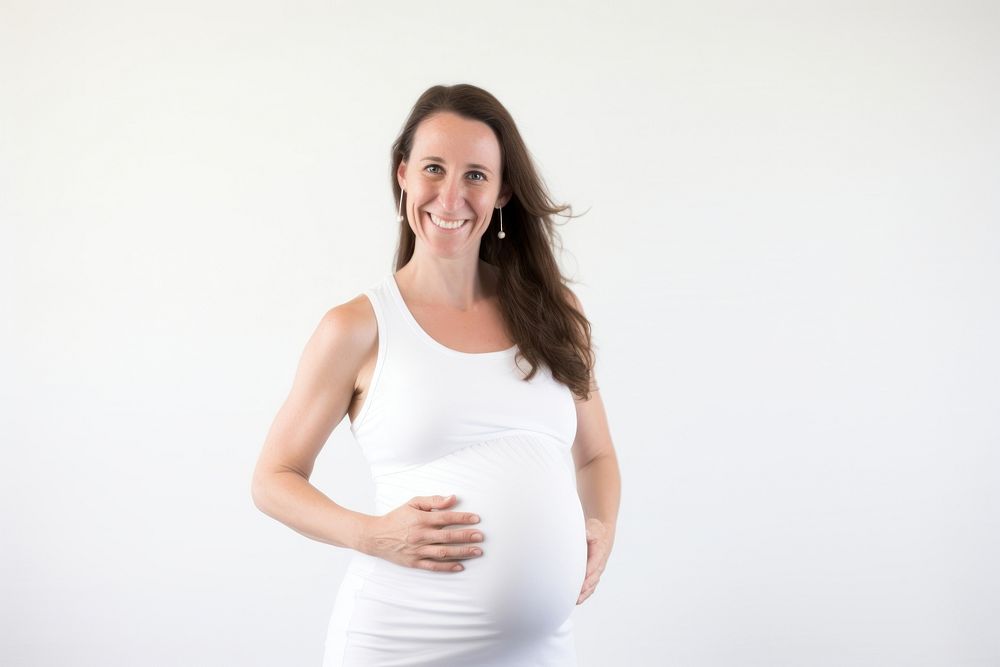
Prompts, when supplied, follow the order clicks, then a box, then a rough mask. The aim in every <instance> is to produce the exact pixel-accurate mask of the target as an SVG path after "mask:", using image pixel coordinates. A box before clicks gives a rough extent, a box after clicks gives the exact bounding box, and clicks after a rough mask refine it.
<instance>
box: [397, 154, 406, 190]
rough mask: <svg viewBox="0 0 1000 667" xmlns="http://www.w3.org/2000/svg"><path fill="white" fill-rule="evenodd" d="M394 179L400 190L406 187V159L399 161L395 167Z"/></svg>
mask: <svg viewBox="0 0 1000 667" xmlns="http://www.w3.org/2000/svg"><path fill="white" fill-rule="evenodd" d="M396 181H397V182H398V183H399V187H400V189H401V190H405V189H406V160H400V161H399V167H397V168H396Z"/></svg>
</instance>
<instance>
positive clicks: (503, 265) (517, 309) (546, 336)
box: [389, 84, 597, 400]
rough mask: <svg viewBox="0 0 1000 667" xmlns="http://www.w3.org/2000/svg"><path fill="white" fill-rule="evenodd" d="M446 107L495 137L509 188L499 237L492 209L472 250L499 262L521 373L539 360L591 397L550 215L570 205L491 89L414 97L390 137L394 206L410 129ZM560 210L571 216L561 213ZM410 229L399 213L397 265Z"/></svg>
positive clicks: (590, 355)
mask: <svg viewBox="0 0 1000 667" xmlns="http://www.w3.org/2000/svg"><path fill="white" fill-rule="evenodd" d="M443 111H450V112H452V113H454V114H457V115H458V116H461V117H463V118H466V119H469V120H478V121H482V122H483V123H486V124H487V125H489V126H490V128H492V129H493V133H494V134H495V135H496V137H497V141H498V142H499V143H500V160H501V171H502V175H503V179H504V181H505V182H506V183H507V184H508V185H509V186H510V187H511V190H512V191H513V192H512V194H511V197H510V199H509V200H508V202H507V204H506V205H505V206H504V209H503V223H504V224H503V226H504V233H505V234H506V236H505V238H503V239H500V238H497V234H496V233H497V231H498V230H499V220H500V216H499V211H498V210H497V209H495V208H494V209H493V218H492V220H491V221H490V226H489V231H487V232H486V233H485V234H484V235H483V238H482V240H481V242H480V246H479V258H480V259H481V260H483V261H485V262H486V263H487V264H491V265H493V266H495V267H497V268H498V269H499V271H498V273H499V282H498V283H497V298H498V300H499V302H500V310H501V312H502V313H503V317H504V320H505V321H506V323H507V326H508V327H509V328H510V331H511V334H512V336H513V338H514V342H515V343H516V344H517V346H518V350H519V352H518V354H519V355H520V357H522V358H523V359H525V360H526V361H527V362H528V364H529V365H530V367H531V370H530V372H528V373H527V374H526V376H525V378H524V379H525V380H530V379H531V378H533V377H534V375H535V372H536V371H537V368H538V365H539V364H540V363H544V364H545V365H547V366H548V367H549V369H550V370H551V371H552V376H553V377H554V378H555V379H556V380H558V381H559V382H561V383H563V384H564V385H566V386H567V387H569V388H570V390H571V391H572V392H573V394H574V395H575V396H576V397H577V398H578V399H580V400H587V399H589V398H590V392H591V390H592V389H596V388H597V387H596V386H595V385H592V381H593V380H592V375H593V368H594V362H595V358H594V352H593V349H592V348H593V347H594V346H593V341H592V339H591V327H590V321H589V320H588V319H587V318H586V316H585V315H584V314H583V312H581V310H580V309H578V308H576V307H575V306H574V302H573V300H572V297H571V295H570V292H569V288H568V284H569V283H570V282H571V281H570V280H569V279H567V278H565V277H564V276H563V275H562V272H561V271H560V269H559V265H558V263H557V262H556V258H555V255H554V253H553V248H554V247H556V246H557V245H558V247H559V249H560V250H561V249H562V247H563V246H562V241H561V238H560V237H559V234H558V231H557V230H556V228H555V225H556V224H558V223H556V222H554V221H553V220H552V217H551V216H553V215H556V214H560V215H562V214H563V212H564V211H566V210H570V211H572V210H573V207H572V206H570V205H569V204H564V205H562V206H560V205H558V204H556V203H555V202H553V201H552V199H551V197H550V196H549V194H548V192H547V190H546V188H545V186H544V184H543V181H542V179H541V177H540V176H539V174H538V171H537V170H536V169H535V166H534V164H533V163H532V160H531V156H530V154H529V153H528V148H527V146H525V144H524V140H523V139H522V138H521V133H520V132H519V131H518V129H517V126H516V125H515V123H514V119H513V118H512V117H511V115H510V113H509V112H508V111H507V109H506V108H504V106H503V105H502V104H500V102H499V101H498V100H497V99H496V98H495V97H494V96H493V95H491V94H490V93H488V92H487V91H485V90H483V89H482V88H478V87H476V86H473V85H470V84H457V85H454V86H432V87H431V88H428V89H427V90H426V91H424V93H423V94H422V95H421V96H420V98H419V99H417V102H416V104H414V105H413V109H412V110H411V111H410V115H409V117H408V118H407V119H406V123H405V125H404V126H403V130H402V132H400V134H399V136H398V137H397V138H396V140H395V141H394V142H393V144H392V153H391V155H392V160H391V161H392V165H391V169H390V170H389V173H390V181H391V182H392V192H393V201H392V204H393V210H394V211H395V209H396V206H397V202H399V198H400V187H399V182H398V181H397V179H396V171H397V169H398V168H399V164H400V162H402V161H404V160H405V161H407V162H409V160H410V150H411V149H412V147H413V137H414V135H415V134H416V131H417V127H418V126H419V125H420V123H421V121H423V120H424V119H426V118H427V117H428V116H430V115H431V114H434V113H438V112H443ZM566 217H570V218H572V217H574V216H572V215H568V216H566ZM415 244H416V236H414V234H413V230H412V229H410V226H409V225H408V224H407V222H406V220H403V222H402V223H400V227H399V243H398V245H397V246H396V257H395V265H396V270H397V271H398V270H399V269H401V268H403V267H404V266H405V265H406V264H407V263H408V262H409V261H410V258H411V257H412V256H413V249H414V245H415Z"/></svg>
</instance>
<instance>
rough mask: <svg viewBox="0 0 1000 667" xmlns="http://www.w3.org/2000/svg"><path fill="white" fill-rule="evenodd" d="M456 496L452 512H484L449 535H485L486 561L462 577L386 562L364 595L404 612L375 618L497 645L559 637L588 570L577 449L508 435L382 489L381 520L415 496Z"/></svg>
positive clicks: (386, 478) (405, 474) (394, 476)
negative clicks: (405, 618) (472, 531)
mask: <svg viewBox="0 0 1000 667" xmlns="http://www.w3.org/2000/svg"><path fill="white" fill-rule="evenodd" d="M449 494H455V495H456V496H457V502H455V503H454V504H453V506H452V507H451V508H449V509H447V510H442V511H451V510H458V511H463V512H474V513H476V514H478V515H479V516H480V522H479V523H478V524H463V525H458V524H454V525H452V526H447V527H445V528H446V529H447V528H468V527H470V526H474V527H475V528H477V529H478V530H479V531H481V532H482V533H483V536H484V539H483V542H482V543H481V544H480V546H481V547H482V549H483V555H482V556H478V557H473V558H467V559H463V560H461V561H460V562H461V563H462V564H463V565H464V566H465V570H463V571H461V572H433V571H429V570H422V569H416V568H408V567H404V566H400V565H396V564H395V563H390V562H388V561H383V560H379V561H378V563H377V564H376V565H375V566H373V568H372V570H371V571H370V572H369V575H368V579H369V585H366V587H365V590H364V593H365V594H368V597H367V599H368V600H370V601H373V602H375V603H383V604H385V605H388V606H389V607H391V608H392V609H393V610H395V611H391V610H389V609H388V608H385V609H382V610H381V611H379V612H376V611H375V610H372V613H382V614H389V615H391V614H393V613H399V612H400V610H402V611H403V613H404V614H406V613H408V614H410V615H411V617H412V615H413V614H418V615H419V617H420V619H421V625H422V627H423V628H424V629H425V630H427V629H431V628H434V627H438V628H439V629H441V630H443V631H446V632H447V628H448V626H452V630H454V628H455V627H457V626H460V627H461V628H463V629H464V630H465V631H468V632H470V633H480V634H483V635H489V636H496V637H502V636H509V635H511V634H513V633H516V634H521V635H545V634H550V633H552V632H554V631H556V630H557V629H558V628H559V627H560V626H561V625H562V624H563V623H564V622H565V621H566V620H567V619H568V618H569V616H570V614H571V613H572V612H573V609H574V608H575V606H576V599H577V597H578V595H579V593H580V588H581V586H582V584H583V579H584V576H585V574H586V560H587V542H586V528H585V523H584V516H583V510H582V508H581V506H580V500H579V497H578V496H577V493H576V477H575V472H574V466H573V461H572V456H571V454H570V451H569V448H568V447H566V446H565V445H564V444H562V443H560V442H558V441H556V440H553V439H550V438H548V437H546V436H541V435H538V436H536V435H534V434H520V433H519V434H513V435H504V436H502V437H499V438H494V439H490V440H487V441H483V442H480V443H477V444H474V445H468V446H465V447H463V448H461V449H459V450H457V451H455V452H453V453H451V454H448V455H446V456H443V457H441V458H439V459H437V460H435V461H431V462H429V463H427V464H424V465H421V466H417V467H414V468H409V469H406V470H402V471H400V472H396V473H391V474H388V475H382V476H380V477H379V478H377V479H376V507H377V510H378V512H379V513H385V512H388V511H390V510H392V509H394V508H396V507H398V506H399V505H401V504H403V503H406V502H408V501H409V500H410V499H411V498H412V497H413V496H425V495H443V496H447V495H449ZM435 511H436V510H435ZM365 597H366V596H365V595H364V594H362V595H361V596H359V601H360V600H363V599H365ZM383 620H385V618H384V617H383Z"/></svg>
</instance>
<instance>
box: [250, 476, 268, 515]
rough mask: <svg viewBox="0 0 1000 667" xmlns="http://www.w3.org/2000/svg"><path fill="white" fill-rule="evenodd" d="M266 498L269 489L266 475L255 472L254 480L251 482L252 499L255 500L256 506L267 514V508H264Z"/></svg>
mask: <svg viewBox="0 0 1000 667" xmlns="http://www.w3.org/2000/svg"><path fill="white" fill-rule="evenodd" d="M266 498H267V490H266V486H265V482H264V477H263V476H262V475H259V474H255V475H254V476H253V480H252V481H251V482H250V499H251V500H252V501H253V504H254V507H256V508H257V509H258V510H260V511H261V512H264V513H265V514H267V510H266V509H264V501H265V499H266Z"/></svg>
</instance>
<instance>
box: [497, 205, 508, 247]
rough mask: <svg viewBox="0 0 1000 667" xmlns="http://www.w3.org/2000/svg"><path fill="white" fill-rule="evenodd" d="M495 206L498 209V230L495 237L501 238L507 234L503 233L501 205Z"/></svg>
mask: <svg viewBox="0 0 1000 667" xmlns="http://www.w3.org/2000/svg"><path fill="white" fill-rule="evenodd" d="M497 208H498V209H500V231H499V233H497V238H501V239H502V238H503V237H505V236H507V235H506V234H504V233H503V206H497Z"/></svg>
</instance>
